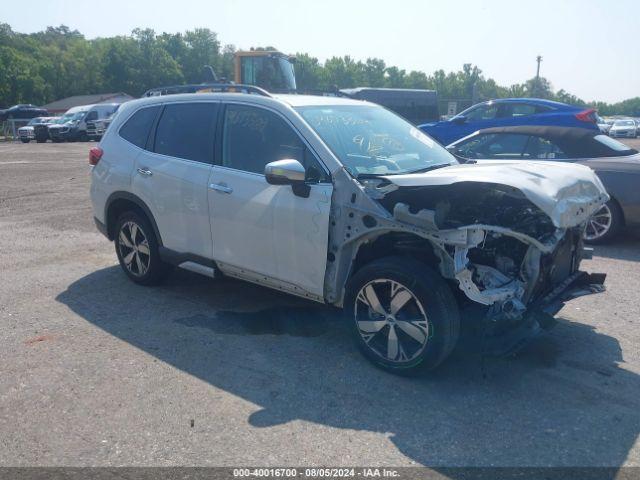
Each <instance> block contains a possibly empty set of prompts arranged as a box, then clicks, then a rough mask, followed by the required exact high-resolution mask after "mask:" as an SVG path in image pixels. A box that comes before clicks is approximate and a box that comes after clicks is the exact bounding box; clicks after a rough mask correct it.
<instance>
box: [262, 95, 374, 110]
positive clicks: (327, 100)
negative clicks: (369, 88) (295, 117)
mask: <svg viewBox="0 0 640 480" xmlns="http://www.w3.org/2000/svg"><path fill="white" fill-rule="evenodd" d="M274 98H276V99H277V100H282V101H283V102H286V103H288V104H289V105H291V106H292V107H305V106H311V105H362V104H364V103H368V102H365V101H363V100H354V99H352V98H344V97H325V96H321V95H274Z"/></svg>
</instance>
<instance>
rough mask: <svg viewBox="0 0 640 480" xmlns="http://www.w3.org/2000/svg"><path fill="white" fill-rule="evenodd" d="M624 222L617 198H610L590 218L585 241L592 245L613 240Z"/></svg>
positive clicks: (585, 232)
mask: <svg viewBox="0 0 640 480" xmlns="http://www.w3.org/2000/svg"><path fill="white" fill-rule="evenodd" d="M623 223H624V217H623V215H622V210H620V207H619V206H618V204H617V203H616V201H615V200H609V201H608V202H607V203H605V204H604V205H603V206H602V208H601V209H600V210H598V211H597V212H596V213H594V214H593V216H592V217H591V218H590V219H589V220H588V222H587V226H586V228H585V231H584V241H585V242H586V243H589V244H591V245H603V244H605V243H609V242H610V241H611V240H613V239H614V238H615V237H616V236H617V235H618V233H620V229H621V228H622V225H623Z"/></svg>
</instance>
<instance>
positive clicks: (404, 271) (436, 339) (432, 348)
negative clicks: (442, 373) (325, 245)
mask: <svg viewBox="0 0 640 480" xmlns="http://www.w3.org/2000/svg"><path fill="white" fill-rule="evenodd" d="M386 282H387V283H386ZM388 282H390V283H388ZM394 284H399V285H400V286H401V287H403V289H404V290H407V291H408V292H409V294H410V295H412V297H411V299H409V300H407V301H405V303H403V305H404V306H402V307H400V309H399V310H397V311H396V312H395V313H393V308H392V302H391V301H389V303H388V304H387V303H386V300H385V299H384V298H385V289H387V288H389V292H390V295H389V296H388V298H389V299H391V298H392V297H393V298H395V297H397V296H398V292H401V290H400V289H398V290H396V294H395V296H394V295H393V285H394ZM368 287H373V289H374V290H377V291H376V298H378V300H379V303H380V304H382V305H383V306H382V308H383V310H385V311H386V312H387V314H388V315H389V317H387V318H386V319H385V320H384V322H387V323H386V324H385V325H384V326H383V327H381V328H379V329H377V328H378V325H379V324H380V322H381V320H382V318H383V317H382V315H381V314H380V313H379V312H378V313H376V311H374V310H375V309H373V308H371V307H370V306H365V305H371V302H368V301H367V302H365V301H363V300H362V298H363V297H362V296H361V297H360V298H358V295H359V294H361V293H362V295H364V296H365V297H366V296H367V293H366V292H367V288H368ZM361 291H362V292H361ZM367 300H368V299H367ZM403 309H406V310H404V312H405V313H402V311H403ZM344 312H345V315H346V318H347V321H348V322H349V325H350V328H351V331H352V334H353V337H354V340H355V342H356V344H357V346H358V348H359V349H360V351H361V352H362V353H363V354H364V356H365V357H367V359H369V360H370V361H371V362H373V363H374V364H375V365H376V366H378V367H380V368H382V369H384V370H387V371H389V372H392V373H396V374H401V375H416V374H421V373H424V372H427V371H429V370H433V369H434V368H436V367H437V366H438V365H440V364H441V363H442V362H443V361H444V360H445V359H446V358H447V357H448V356H449V354H450V353H451V352H452V351H453V349H454V347H455V345H456V343H457V341H458V337H459V335H460V313H459V311H458V305H457V302H456V300H455V298H454V296H453V294H452V292H451V289H450V288H449V286H448V285H447V283H446V282H445V281H444V279H443V278H442V277H441V276H440V275H439V274H438V273H437V272H436V271H434V270H433V269H431V268H430V267H429V266H427V265H424V264H422V263H420V262H419V261H417V260H415V259H411V258H406V257H386V258H382V259H379V260H375V261H373V262H371V263H370V264H368V265H365V266H364V267H362V268H361V269H360V270H359V271H357V272H356V273H355V275H354V276H353V277H352V278H351V279H350V280H349V281H348V282H347V287H346V293H345V301H344ZM416 314H418V317H415V315H416ZM396 315H397V318H396ZM401 315H406V316H407V317H412V318H422V320H421V323H420V327H421V328H419V329H417V330H418V331H419V332H421V334H422V336H420V334H419V333H418V331H416V330H413V327H416V325H418V324H416V323H415V322H411V323H412V326H413V327H412V330H413V332H414V333H412V334H407V333H406V332H407V330H408V327H407V323H409V322H406V321H401V320H400V318H401ZM425 316H426V319H425V318H424V317H425ZM358 319H360V321H358ZM363 321H364V323H363ZM374 322H375V325H374V326H373V329H377V331H376V332H375V333H371V332H370V331H369V330H367V331H366V332H365V333H366V334H367V335H369V338H368V340H367V341H365V339H364V337H363V334H362V333H361V332H362V330H361V328H360V327H359V325H365V324H368V325H369V326H371V325H373V324H374ZM403 325H404V326H403ZM422 327H426V328H422ZM366 328H369V327H366ZM366 328H365V330H366ZM392 330H393V335H394V336H395V339H396V340H395V343H396V344H398V345H399V346H396V347H395V348H393V352H391V350H392V348H391V346H392V344H391V340H389V336H391V335H392ZM416 334H417V335H416ZM415 336H418V337H420V338H424V339H425V340H424V341H423V343H421V342H420V341H418V340H416V338H415ZM385 342H387V345H386V348H385V345H384V343H385ZM376 347H380V348H376ZM394 352H395V355H394V356H395V359H394V360H391V359H390V358H389V355H390V354H391V355H393V353H394Z"/></svg>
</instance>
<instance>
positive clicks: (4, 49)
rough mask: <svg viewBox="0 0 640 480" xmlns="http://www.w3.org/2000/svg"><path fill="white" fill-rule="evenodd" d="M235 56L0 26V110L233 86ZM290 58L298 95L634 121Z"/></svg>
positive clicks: (365, 64) (360, 65) (537, 85)
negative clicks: (430, 97)
mask: <svg viewBox="0 0 640 480" xmlns="http://www.w3.org/2000/svg"><path fill="white" fill-rule="evenodd" d="M266 48H270V47H266ZM235 52H236V47H235V46H234V45H223V44H222V43H221V42H220V40H219V39H218V36H217V34H216V33H215V32H213V31H211V30H210V29H208V28H197V29H194V30H189V31H186V32H184V33H161V34H157V33H156V32H155V31H153V30H151V29H135V30H133V32H132V33H131V35H127V36H115V37H109V38H96V39H91V40H89V39H86V38H85V37H84V36H83V35H82V34H81V33H80V32H78V31H77V30H71V29H69V28H68V27H66V26H64V25H62V26H59V27H48V28H47V29H46V30H44V31H41V32H35V33H29V34H24V33H18V32H14V31H13V30H12V29H11V27H10V25H8V24H0V107H2V106H3V107H8V106H11V105H13V104H16V103H33V104H37V105H42V104H46V103H48V102H51V101H53V100H56V99H60V98H64V97H68V96H72V95H84V94H92V93H103V92H126V93H128V94H130V95H133V96H134V97H137V96H140V95H141V94H142V93H143V92H145V91H146V90H148V89H149V88H152V87H157V86H161V85H170V84H181V83H199V82H201V81H203V66H204V65H211V66H212V67H213V68H214V70H215V71H216V73H217V74H218V76H219V77H225V78H228V79H233V56H234V53H235ZM295 57H296V62H295V64H294V65H295V71H296V82H297V85H298V89H299V90H302V91H328V90H329V91H330V90H333V89H335V88H350V87H367V86H368V87H391V88H424V89H432V90H436V91H437V92H438V96H439V97H440V98H441V99H450V100H463V101H469V102H470V101H471V99H474V100H476V101H481V100H486V99H491V98H504V97H532V96H535V97H540V98H548V99H551V100H557V101H561V102H566V103H571V104H574V105H588V104H589V105H592V106H594V107H596V108H598V110H599V112H600V113H601V114H602V115H612V114H621V115H634V116H640V97H636V98H632V99H628V100H625V101H623V102H620V103H615V104H608V103H604V102H590V103H587V102H585V101H584V100H582V99H580V98H578V97H576V96H575V95H572V94H570V93H569V92H567V91H565V90H562V89H561V90H558V91H554V90H553V88H552V85H551V83H550V82H549V81H548V80H547V79H545V78H542V77H541V78H539V79H535V78H532V79H529V80H527V81H526V82H523V83H520V84H514V85H511V86H509V87H505V86H501V85H498V84H497V83H496V81H495V80H493V79H492V78H486V77H485V76H484V75H483V73H482V70H480V69H479V68H478V67H477V66H474V65H471V64H465V65H463V67H462V69H461V70H459V71H457V72H448V73H447V72H445V71H444V70H436V71H435V72H433V73H432V74H427V73H425V72H422V71H415V70H412V71H406V70H403V69H401V68H398V67H396V66H391V65H387V64H386V63H385V62H384V60H382V59H379V58H368V59H366V60H365V61H360V60H355V59H353V58H351V57H350V56H344V57H332V58H329V59H328V60H326V61H325V62H321V61H319V60H318V59H317V58H315V57H313V56H311V55H309V54H307V53H297V54H296V55H295Z"/></svg>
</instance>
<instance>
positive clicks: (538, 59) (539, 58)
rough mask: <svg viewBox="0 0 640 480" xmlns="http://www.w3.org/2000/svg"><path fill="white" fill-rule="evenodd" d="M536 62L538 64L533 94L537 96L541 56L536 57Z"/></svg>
mask: <svg viewBox="0 0 640 480" xmlns="http://www.w3.org/2000/svg"><path fill="white" fill-rule="evenodd" d="M536 62H538V68H537V69H536V87H535V90H536V91H535V92H534V93H535V94H536V95H537V94H538V92H539V91H540V62H542V55H538V56H537V57H536Z"/></svg>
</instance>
